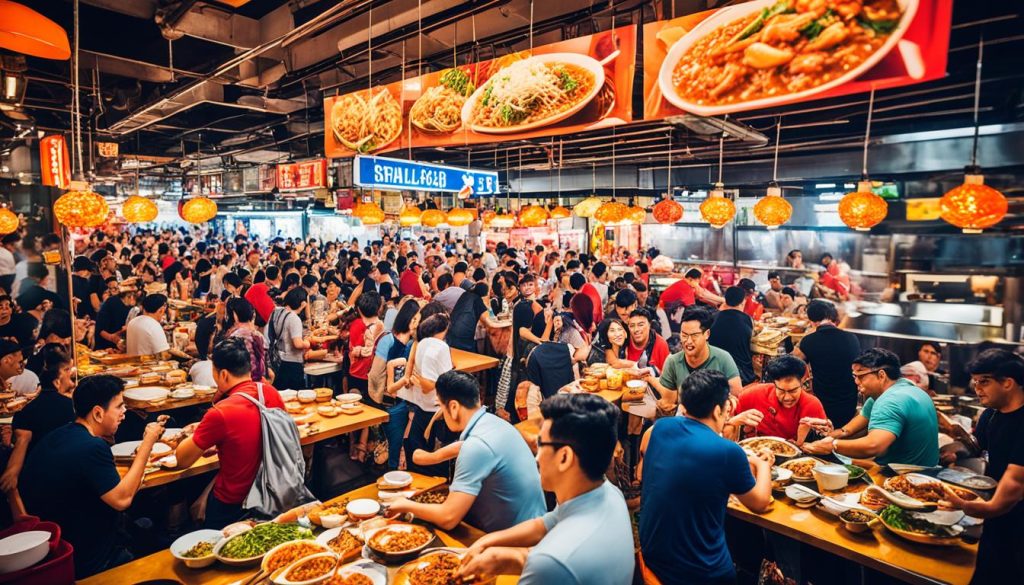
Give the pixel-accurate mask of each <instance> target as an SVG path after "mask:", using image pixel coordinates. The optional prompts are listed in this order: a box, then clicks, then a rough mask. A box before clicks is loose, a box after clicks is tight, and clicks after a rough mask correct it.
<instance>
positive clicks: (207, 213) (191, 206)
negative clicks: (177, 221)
mask: <svg viewBox="0 0 1024 585" xmlns="http://www.w3.org/2000/svg"><path fill="white" fill-rule="evenodd" d="M216 216H217V202H216V201H214V200H213V199H210V198H209V197H193V198H192V199H189V200H188V201H186V202H185V205H183V206H182V208H181V219H184V220H185V221H187V222H189V223H206V222H208V221H210V220H211V219H213V218H214V217H216Z"/></svg>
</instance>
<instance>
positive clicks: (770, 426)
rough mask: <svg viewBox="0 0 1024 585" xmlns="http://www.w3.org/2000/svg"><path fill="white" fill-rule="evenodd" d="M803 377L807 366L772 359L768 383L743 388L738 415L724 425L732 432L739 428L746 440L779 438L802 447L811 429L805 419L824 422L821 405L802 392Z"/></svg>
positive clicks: (785, 358) (791, 360)
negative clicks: (730, 428)
mask: <svg viewBox="0 0 1024 585" xmlns="http://www.w3.org/2000/svg"><path fill="white" fill-rule="evenodd" d="M806 375H807V364H805V363H804V361H803V360H801V359H800V358H798V357H795V356H791V355H784V356H780V357H777V358H775V359H774V360H772V361H771V362H769V364H768V370H767V378H768V379H769V380H772V383H770V384H752V385H750V386H748V387H747V388H745V389H744V390H743V392H742V393H741V394H740V399H739V403H738V404H737V406H736V412H737V413H738V414H736V415H735V416H734V417H732V419H730V420H729V423H728V424H729V425H732V426H733V427H734V429H739V428H740V427H743V429H744V430H745V431H746V434H747V435H748V436H761V437H782V438H783V439H786V440H789V441H794V442H795V443H796V444H797V445H802V444H803V443H804V440H805V439H806V438H807V433H808V431H810V428H811V427H810V425H809V424H807V421H806V420H805V419H809V418H814V419H824V418H825V408H824V407H823V406H822V405H821V401H820V400H818V398H817V397H816V396H814V395H812V394H810V393H808V392H804V390H803V380H804V378H805V377H806ZM801 421H804V423H803V424H801ZM736 438H739V437H736Z"/></svg>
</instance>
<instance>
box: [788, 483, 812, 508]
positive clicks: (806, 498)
mask: <svg viewBox="0 0 1024 585" xmlns="http://www.w3.org/2000/svg"><path fill="white" fill-rule="evenodd" d="M786 496H787V497H788V498H789V499H791V500H793V503H794V504H796V505H797V506H798V507H800V508H810V507H811V506H813V505H814V504H816V503H818V496H816V495H814V494H812V493H810V492H808V491H807V490H806V489H805V488H804V487H803V486H800V485H790V486H786Z"/></svg>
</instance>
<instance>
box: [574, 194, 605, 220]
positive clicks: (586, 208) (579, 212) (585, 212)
mask: <svg viewBox="0 0 1024 585" xmlns="http://www.w3.org/2000/svg"><path fill="white" fill-rule="evenodd" d="M602 205H604V201H601V199H600V198H598V197H594V196H591V197H587V198H586V199H584V200H583V201H580V202H579V203H577V204H576V206H575V207H573V208H572V212H573V213H575V214H576V217H594V213H595V212H597V209H598V208H599V207H601V206H602Z"/></svg>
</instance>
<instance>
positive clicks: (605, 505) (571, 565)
mask: <svg viewBox="0 0 1024 585" xmlns="http://www.w3.org/2000/svg"><path fill="white" fill-rule="evenodd" d="M540 410H541V414H542V415H543V417H544V422H543V424H542V425H541V428H540V434H539V435H537V464H538V466H539V467H540V479H541V484H542V485H543V487H544V489H545V490H548V491H552V492H554V493H555V498H556V499H557V500H558V507H556V508H555V510H554V511H553V512H548V513H547V514H545V515H544V517H543V518H535V519H533V520H528V521H526V522H523V523H522V524H519V525H518V526H515V527H513V528H509V529H508V530H502V531H501V532H494V533H491V534H488V535H485V536H483V537H482V538H480V540H477V541H476V542H475V543H473V546H472V547H471V548H470V549H469V552H468V553H467V554H466V557H465V558H464V559H463V561H462V568H461V569H460V573H461V574H462V576H464V577H466V576H470V575H475V576H477V577H478V578H480V577H488V576H492V575H519V576H520V577H519V583H520V585H548V584H554V583H557V584H558V585H628V584H629V583H631V582H632V581H633V565H634V558H633V538H632V533H633V532H632V529H631V528H630V523H629V512H628V511H627V509H626V501H625V500H624V499H623V497H622V492H620V491H619V490H618V489H616V488H615V487H614V486H613V485H612V484H610V483H608V481H607V480H606V479H605V477H604V472H605V470H606V469H607V468H608V464H609V463H610V462H611V459H612V453H613V452H614V451H615V440H616V429H617V428H618V414H619V413H618V409H617V408H616V407H615V406H614V405H612V404H611V403H609V402H608V401H606V400H604V399H603V398H601V397H599V396H594V395H592V394H575V395H569V394H556V395H555V396H552V397H550V398H548V399H547V400H545V401H544V402H543V403H541V405H540ZM526 547H533V548H526Z"/></svg>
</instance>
